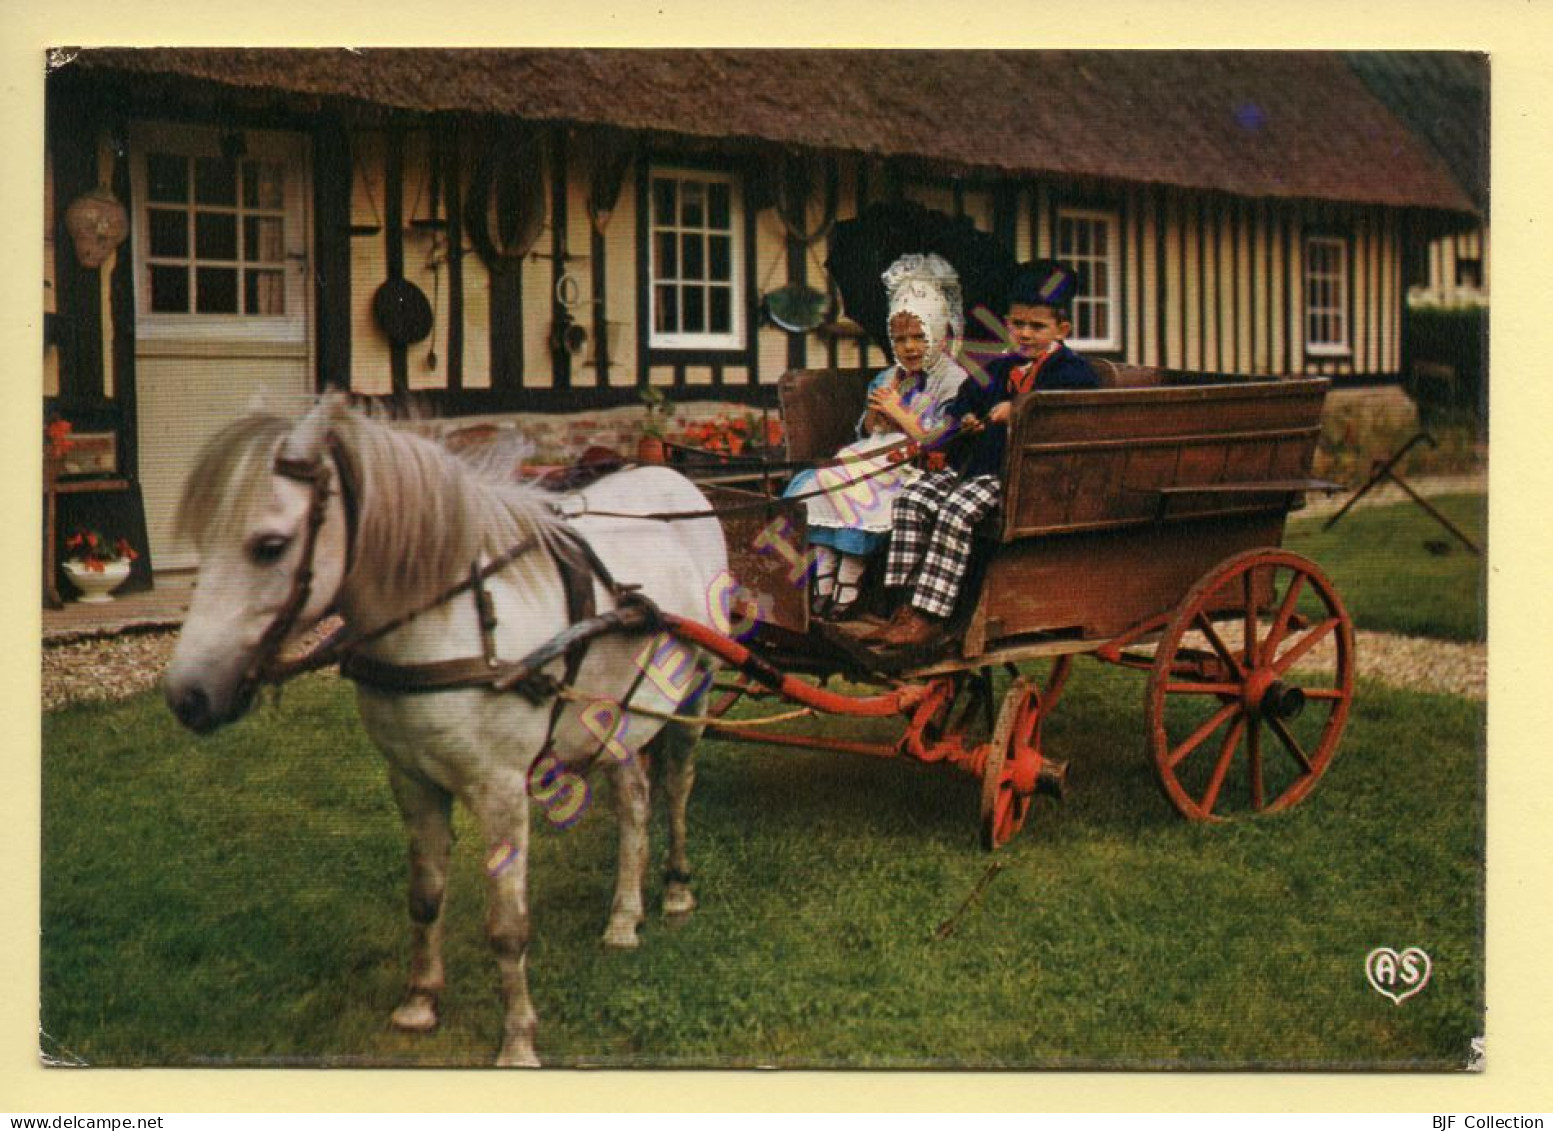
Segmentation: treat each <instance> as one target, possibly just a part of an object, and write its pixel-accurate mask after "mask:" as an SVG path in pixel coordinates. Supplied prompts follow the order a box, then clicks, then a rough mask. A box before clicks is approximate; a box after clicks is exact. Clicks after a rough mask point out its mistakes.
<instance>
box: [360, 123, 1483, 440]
mask: <svg viewBox="0 0 1553 1131" xmlns="http://www.w3.org/2000/svg"><path fill="white" fill-rule="evenodd" d="M393 136H394V135H393V132H392V131H387V130H359V131H355V132H353V134H352V161H353V166H354V171H353V183H352V186H351V195H350V198H351V220H352V223H353V224H355V225H358V226H361V227H364V226H371V225H374V224H378V223H382V220H383V214H384V213H385V212H386V210H387V201H386V195H387V192H388V191H389V190H388V187H387V180H388V178H389V176H390V174H391V172H392V169H391V166H392V164H393V162H391V161H390V155H389V153H388V145H389V141H390V139H391V138H392V137H393ZM477 140H478V139H477V138H476V136H475V134H474V131H472V130H471V131H465V133H464V135H463V136H462V137H461V138H460V139H459V142H460V147H461V148H460V159H459V162H458V170H459V179H460V182H461V183H462V184H464V185H467V184H468V181H469V178H470V177H471V176H472V174H473V163H474V147H475V145H476V143H477ZM431 141H432V131H428V130H416V129H404V130H401V131H399V133H398V147H399V156H398V166H399V172H398V182H399V186H398V194H397V196H398V205H397V210H398V213H399V216H400V223H401V234H400V236H399V237H398V238H399V240H400V243H401V252H400V255H401V270H402V272H403V275H404V277H405V278H406V279H408V280H410V281H411V282H414V283H416V284H417V285H418V286H419V287H420V288H421V290H422V291H423V292H424V293H425V294H426V296H427V297H428V299H432V300H433V301H434V305H435V309H436V319H435V328H434V332H433V338H432V339H431V340H430V341H427V342H422V343H420V344H418V345H416V346H412V347H410V348H409V349H408V350H407V351H406V354H407V357H406V359H405V363H404V364H405V375H404V377H403V381H404V385H405V387H406V388H407V389H408V390H409V391H412V392H413V391H417V390H428V389H437V390H447V389H451V390H463V391H470V392H478V391H484V390H490V389H492V388H497V389H498V390H499V389H500V388H501V387H503V386H510V387H509V388H508V389H507V392H508V394H509V395H507V396H503V397H501V398H499V400H498V401H494V402H483V401H482V407H500V408H503V409H506V410H514V409H532V410H536V411H544V410H565V409H567V408H569V407H577V406H593V405H602V404H620V403H626V402H628V401H629V399H630V394H629V390H630V389H631V388H632V387H634V386H636V385H637V384H639V383H643V382H650V383H651V384H654V385H658V386H662V387H665V388H670V389H677V390H679V393H678V396H679V397H680V398H682V399H687V400H696V399H706V400H734V401H738V400H755V401H761V400H765V399H769V393H763V392H762V390H764V389H768V388H769V387H771V386H774V384H775V382H776V380H777V378H778V377H780V375H781V374H782V372H783V371H784V370H786V369H789V368H810V367H814V366H823V365H826V364H831V363H834V364H837V365H840V366H853V365H871V364H875V363H879V362H881V361H882V354H881V353H880V351H879V349H878V348H877V347H874V346H871V345H869V344H866V343H862V342H859V341H857V340H855V339H849V338H842V339H840V340H835V341H832V340H830V339H828V338H826V337H825V336H823V335H822V334H820V333H811V334H807V335H797V334H791V333H788V332H787V331H784V330H782V329H780V328H778V327H776V326H774V325H771V324H770V323H769V322H767V321H766V320H764V319H761V318H759V317H758V314H757V317H756V318H755V319H754V322H755V328H754V331H753V342H751V341H749V340H746V342H745V345H744V347H743V349H742V352H739V353H737V355H735V354H727V355H724V356H713V355H711V354H709V353H706V352H704V351H695V350H690V351H687V352H686V354H685V356H684V357H683V359H682V360H680V359H677V358H676V357H675V355H674V354H673V352H672V351H665V350H662V349H654V350H651V351H650V352H651V358H650V359H648V358H647V357H646V354H645V353H644V342H645V340H646V335H645V331H644V328H643V326H642V325H641V324H640V321H639V295H638V290H639V287H640V280H641V278H642V277H643V271H642V265H641V263H640V262H639V257H641V256H642V255H643V254H644V251H643V249H644V248H645V246H646V234H645V232H644V230H643V225H645V224H646V223H647V216H646V212H645V209H644V207H643V201H642V199H641V197H642V194H643V191H644V186H645V185H647V184H648V183H650V176H651V172H652V170H653V169H655V168H670V167H672V168H676V169H682V168H686V167H689V168H695V166H696V159H695V158H687V157H686V156H685V155H684V154H679V153H673V152H667V153H664V154H661V155H659V154H657V153H655V152H653V151H652V150H650V149H647V148H643V149H642V150H640V151H639V153H638V156H637V157H636V159H635V161H634V162H633V165H632V168H631V169H630V170H629V171H628V172H627V175H626V177H625V181H624V186H623V188H622V191H621V193H620V198H619V201H618V203H617V206H616V208H615V210H614V212H613V213H612V215H611V216H610V217H609V220H608V224H607V226H606V227H605V229H604V230H603V231H602V232H594V231H593V227H592V224H591V223H590V222H589V218H588V214H587V209H586V191H587V189H586V181H585V178H584V176H583V175H582V171H581V170H580V169H578V168H575V167H568V166H569V164H570V165H576V164H578V163H576V162H570V163H569V162H568V158H569V156H570V154H569V151H568V148H567V146H566V145H565V144H564V143H563V140H562V134H561V133H560V132H559V131H551V132H550V133H548V134H547V135H546V140H545V144H544V145H543V146H542V147H541V150H542V154H543V156H542V161H543V167H542V168H540V169H538V170H536V175H537V176H539V177H540V178H541V179H542V180H543V182H544V186H545V208H546V216H547V221H546V227H545V230H544V232H543V233H542V234H541V236H540V238H539V240H538V242H537V243H536V244H535V246H534V247H533V248H532V250H531V251H530V253H529V255H528V256H527V257H526V258H525V259H524V261H523V264H522V267H521V269H520V271H519V272H518V275H519V279H518V280H517V282H516V283H512V282H508V283H507V284H505V286H504V287H503V288H502V289H500V293H495V292H493V287H492V276H491V272H490V271H489V270H488V269H487V267H486V265H485V264H484V262H482V260H481V259H480V257H479V256H478V255H475V254H473V252H472V250H471V249H470V248H469V247H468V246H467V240H466V246H465V247H464V248H463V254H462V255H461V256H459V257H458V259H459V262H458V264H457V265H456V266H455V264H454V263H453V261H452V260H453V258H454V257H453V255H452V254H451V252H450V245H449V244H448V241H447V238H446V236H445V235H444V234H442V233H440V232H436V231H434V230H428V229H425V228H417V227H415V226H413V225H412V224H411V222H412V221H413V220H416V219H427V218H429V215H430V214H429V208H430V200H431V195H432V193H431V187H430V163H429V148H428V147H429V146H430V144H431ZM782 160H783V155H778V154H773V155H772V156H771V158H770V164H771V165H773V166H775V165H777V164H779V163H780V162H781V161H782ZM810 164H811V167H812V170H814V171H815V174H816V175H813V176H811V183H812V184H813V191H812V194H811V196H810V198H809V200H808V202H807V207H806V220H807V225H806V226H807V228H808V230H809V231H811V232H812V231H815V230H817V229H819V228H820V227H821V224H822V221H823V218H824V194H825V192H826V191H827V189H826V186H825V184H824V183H823V181H824V177H825V176H827V175H828V176H832V177H834V189H833V190H832V191H834V193H835V199H836V202H837V209H836V215H837V217H838V218H840V219H845V218H847V217H850V216H853V215H856V214H857V212H858V211H859V210H860V208H861V207H863V206H865V205H866V204H867V203H868V202H870V201H873V200H878V199H882V198H884V197H885V196H887V195H888V194H889V193H891V192H898V193H899V194H900V195H901V196H903V197H905V198H907V199H911V200H915V201H918V202H920V203H922V204H924V205H927V206H929V207H933V208H937V209H940V210H943V211H946V212H949V213H951V214H962V215H966V216H968V217H970V218H971V219H972V221H973V222H974V223H976V224H977V225H978V226H979V227H981V228H983V229H985V230H988V231H999V232H1000V234H1001V235H1002V236H1003V238H1004V239H1005V240H1006V241H1007V242H1009V243H1010V244H1011V247H1012V250H1013V252H1014V254H1015V255H1016V256H1018V257H1019V258H1021V259H1025V258H1033V257H1058V258H1067V259H1073V258H1075V257H1077V258H1079V259H1080V260H1082V261H1084V262H1085V263H1086V264H1089V263H1094V264H1097V265H1101V267H1100V269H1101V270H1102V271H1103V272H1104V273H1105V277H1106V284H1107V293H1106V295H1105V296H1103V301H1101V302H1099V303H1097V304H1094V307H1093V309H1092V312H1091V316H1092V317H1097V318H1100V319H1101V322H1100V323H1099V325H1101V326H1102V327H1103V331H1104V333H1103V334H1102V335H1101V336H1099V337H1096V338H1094V339H1092V340H1080V341H1078V342H1077V343H1076V344H1077V346H1078V348H1080V349H1081V350H1082V351H1084V352H1088V353H1092V354H1095V355H1097V356H1104V357H1109V358H1112V359H1114V360H1117V361H1126V362H1132V363H1137V364H1145V365H1165V366H1170V367H1175V368H1184V369H1200V370H1207V371H1215V372H1223V373H1237V374H1275V373H1276V374H1291V375H1295V374H1326V375H1333V376H1350V377H1363V378H1381V377H1388V376H1392V375H1395V374H1396V373H1398V372H1399V371H1400V368H1401V337H1402V335H1401V329H1400V316H1401V303H1400V299H1401V296H1402V293H1403V283H1402V230H1401V222H1400V220H1399V218H1398V216H1397V214H1396V213H1395V212H1394V211H1392V210H1387V209H1381V208H1366V207H1361V206H1347V205H1320V204H1306V203H1285V202H1278V201H1253V200H1245V199H1238V198H1232V197H1224V196H1215V195H1207V194H1201V193H1191V192H1186V191H1181V190H1174V189H1169V188H1159V187H1146V186H1129V187H1111V188H1096V187H1093V186H1086V187H1078V186H1074V185H1071V184H1066V183H1064V182H1061V181H1058V180H1055V179H1053V180H1046V179H1040V180H1032V181H1023V182H1018V183H1014V184H1011V185H1008V184H1004V185H999V184H995V183H963V184H962V183H956V182H953V181H949V180H945V179H942V178H937V179H935V178H932V177H922V178H914V177H912V176H910V175H905V174H902V173H901V172H900V170H899V168H896V169H893V170H891V171H890V172H889V173H886V172H884V171H882V169H881V166H880V165H879V163H877V162H873V161H868V160H864V159H861V158H850V157H839V158H829V159H825V160H821V159H818V158H815V159H813V160H812V161H811V162H810ZM707 167H708V168H729V167H732V168H735V169H736V170H738V172H739V173H740V175H741V176H742V177H744V178H745V180H744V183H743V190H744V191H743V194H742V196H743V201H742V208H743V210H744V212H745V215H744V216H743V222H744V223H745V224H746V225H747V226H748V228H749V229H750V234H751V235H752V237H753V239H752V246H753V261H752V262H751V263H749V264H747V265H746V268H747V270H746V274H747V275H748V277H749V280H750V286H751V293H749V294H748V295H746V296H745V297H746V302H747V303H749V304H752V306H753V308H754V309H755V311H757V312H758V306H759V302H760V297H761V295H763V294H766V293H769V292H771V291H773V290H776V289H778V288H780V287H782V286H785V285H787V284H789V283H801V284H807V285H811V286H816V287H818V288H821V289H823V288H824V287H825V277H824V271H823V266H822V264H823V261H824V254H825V243H824V239H823V236H821V237H818V238H816V239H814V240H812V241H807V242H806V241H805V240H803V239H801V238H795V236H794V234H793V233H792V232H790V231H789V227H788V225H786V224H784V222H783V220H782V218H781V215H780V213H779V211H778V209H777V208H776V207H773V206H771V204H770V203H769V199H766V198H763V197H762V194H760V193H759V192H758V191H757V190H758V187H759V186H757V185H755V184H753V183H750V180H749V178H750V175H751V172H750V171H751V170H752V169H757V168H760V167H761V165H760V164H759V163H746V164H742V165H741V164H738V163H734V164H733V165H731V166H730V165H728V164H726V163H724V162H721V161H720V160H716V161H714V160H710V159H709V160H708V162H707ZM446 181H447V178H446V177H444V188H443V193H444V196H445V195H446V191H447V185H446ZM558 201H559V202H561V204H562V207H561V208H560V209H559V210H558V209H557V207H556V206H557V203H558ZM751 210H753V214H752V215H751V214H748V213H749V212H750V211H751ZM444 211H446V206H444ZM558 215H559V216H560V218H561V222H562V224H563V226H564V231H565V234H564V240H561V239H558V238H557V234H556V230H555V226H554V225H555V221H556V218H557V216H558ZM1000 225H1001V230H1000ZM1101 237H1103V240H1104V243H1103V247H1102V246H1101V244H1100V243H1099V242H1087V241H1099V240H1100V238H1101ZM393 239H394V236H393V234H392V232H391V231H390V230H389V227H388V226H387V225H386V224H385V225H384V230H383V231H382V232H381V233H380V234H378V235H376V236H361V235H358V236H355V237H353V238H352V240H351V247H350V263H351V276H352V299H351V311H352V325H351V331H352V343H353V348H352V351H351V365H350V379H351V386H352V388H353V389H354V390H356V391H358V392H363V393H373V394H380V393H389V392H391V391H393V389H394V388H395V385H394V377H393V366H394V361H393V356H392V355H393V351H392V349H391V347H390V346H389V345H388V342H387V340H386V338H385V337H384V336H383V334H382V333H381V332H380V331H379V330H378V328H377V327H376V326H375V324H374V321H373V317H372V311H371V303H372V296H373V294H374V292H375V290H376V288H377V286H378V285H379V284H380V283H381V281H382V280H383V279H385V278H386V277H387V271H388V263H389V257H390V255H391V243H392V241H393ZM1312 239H1316V240H1317V241H1321V242H1320V243H1319V247H1320V249H1321V254H1322V255H1323V256H1324V257H1325V258H1324V259H1323V260H1322V262H1323V264H1324V265H1325V267H1326V268H1330V270H1329V271H1327V272H1326V274H1325V276H1323V278H1322V279H1312V278H1311V277H1309V269H1310V259H1309V254H1310V250H1309V249H1310V246H1311V245H1310V242H1309V241H1310V240H1312ZM1080 241H1086V242H1080ZM1464 247H1465V245H1464V244H1462V243H1461V241H1460V240H1456V241H1453V242H1452V244H1451V246H1450V247H1448V248H1443V249H1442V247H1441V245H1438V244H1437V245H1436V246H1435V248H1434V249H1432V252H1431V255H1432V256H1433V257H1434V259H1435V260H1443V259H1444V258H1445V257H1447V256H1450V255H1452V254H1455V255H1469V254H1470V253H1471V252H1472V251H1478V249H1479V248H1480V247H1481V244H1474V245H1473V246H1472V248H1470V249H1468V250H1465V251H1464V250H1462V249H1463V248H1464ZM1097 249H1098V250H1097ZM1479 254H1482V252H1481V251H1479ZM557 256H562V257H564V258H561V259H559V260H558V259H557ZM558 263H559V266H558ZM455 275H456V276H458V280H457V282H456V283H455V282H454V279H453V276H455ZM563 277H564V279H565V280H566V281H565V282H564V284H563V282H562V280H563ZM1323 286H1324V287H1327V288H1328V289H1327V290H1326V291H1322V292H1319V294H1318V297H1319V299H1320V306H1319V308H1318V309H1315V310H1312V309H1307V296H1308V295H1310V294H1312V293H1316V292H1313V291H1312V288H1313V287H1323ZM558 287H560V288H562V291H561V292H558ZM455 291H456V292H457V294H458V298H457V299H456V300H455V299H454V297H453V295H454V292H455ZM563 292H564V294H565V295H566V296H567V297H568V298H570V299H571V305H569V306H567V307H565V309H566V311H567V313H568V314H569V316H570V317H571V318H573V319H575V320H576V321H577V322H578V323H580V324H581V325H582V326H583V327H584V328H585V329H586V330H587V331H588V335H589V342H588V345H587V347H586V349H585V350H584V351H583V352H582V353H581V354H580V355H572V356H568V357H566V358H565V359H564V360H563V359H561V358H559V357H558V356H557V354H556V352H555V351H554V350H553V348H552V343H551V334H552V327H553V322H554V319H555V317H556V315H557V313H558V311H559V310H560V309H561V307H560V306H559V305H558V294H559V293H563ZM503 304H505V305H506V306H508V307H510V306H512V305H513V304H516V306H517V309H516V310H514V309H502V306H503ZM1102 308H1103V309H1102ZM1328 308H1330V309H1328ZM1323 318H1324V319H1325V320H1324V321H1323ZM455 321H457V322H458V324H459V325H458V329H459V331H461V333H459V334H458V336H459V338H461V341H459V342H455V341H453V340H452V339H453V336H454V327H453V323H454V322H455ZM493 325H496V326H498V327H501V326H505V327H506V330H505V337H504V336H503V332H502V331H500V330H498V332H497V333H496V334H494V335H493V332H492V327H493ZM1313 327H1322V328H1323V329H1321V330H1320V333H1319V334H1317V333H1316V332H1315V331H1313ZM1313 335H1315V336H1321V335H1325V336H1326V337H1328V338H1336V339H1337V340H1328V341H1324V342H1321V341H1313V340H1312V339H1313ZM601 336H603V337H605V338H606V343H605V347H606V348H605V349H604V350H603V351H601V350H600V348H599V338H600V337H601ZM1081 337H1082V335H1081ZM504 342H505V346H504V344H503V343H504ZM504 348H505V349H506V350H509V351H512V352H514V353H515V357H514V359H513V361H512V362H510V363H508V371H507V372H503V371H502V366H499V365H496V364H495V363H496V361H497V355H500V354H501V353H502V352H503V350H504ZM601 354H602V355H603V356H602V358H601ZM601 360H602V361H604V363H605V364H604V365H603V366H601V364H600V362H601ZM455 368H456V369H457V370H458V377H457V379H454V378H453V377H452V373H453V370H454V369H455ZM449 403H450V404H452V405H456V404H457V403H458V401H457V397H456V395H455V396H454V397H453V398H451V399H450V402H449ZM473 405H474V402H471V407H473Z"/></svg>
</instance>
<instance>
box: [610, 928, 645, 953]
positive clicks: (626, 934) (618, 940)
mask: <svg viewBox="0 0 1553 1131" xmlns="http://www.w3.org/2000/svg"><path fill="white" fill-rule="evenodd" d="M604 945H605V946H606V947H608V948H609V949H610V950H635V949H636V948H637V947H639V946H641V945H642V940H641V939H640V938H638V937H637V934H636V923H635V922H630V923H611V924H610V925H609V926H608V927H607V928H606V929H605V931H604Z"/></svg>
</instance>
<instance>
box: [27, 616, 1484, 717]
mask: <svg viewBox="0 0 1553 1131" xmlns="http://www.w3.org/2000/svg"><path fill="white" fill-rule="evenodd" d="M173 639H174V637H173V634H172V633H170V632H138V633H129V634H123V635H119V636H110V637H103V638H101V639H97V640H82V641H76V642H73V643H68V644H59V645H52V646H48V647H45V648H44V649H43V709H44V710H45V711H52V710H54V709H55V708H57V707H62V706H64V705H65V704H67V703H74V702H78V701H81V700H87V699H123V698H126V697H128V696H130V695H134V694H137V693H138V692H141V691H145V690H148V689H149V688H151V687H153V686H155V684H156V681H157V680H158V679H159V678H160V677H161V673H162V669H163V668H164V667H166V666H167V661H168V659H169V658H170V657H171V656H172V650H173ZM1357 650H1358V673H1359V675H1360V677H1362V678H1367V679H1374V680H1378V681H1379V682H1381V683H1385V684H1389V685H1390V686H1393V687H1403V688H1410V689H1412V690H1416V691H1441V692H1446V693H1448V694H1451V695H1464V696H1467V697H1468V698H1471V699H1486V698H1487V696H1488V649H1487V647H1486V646H1485V645H1483V644H1457V643H1452V642H1449V641H1443V640H1426V639H1422V638H1420V637H1409V636H1394V635H1392V634H1390V633H1385V632H1360V633H1358V640H1357Z"/></svg>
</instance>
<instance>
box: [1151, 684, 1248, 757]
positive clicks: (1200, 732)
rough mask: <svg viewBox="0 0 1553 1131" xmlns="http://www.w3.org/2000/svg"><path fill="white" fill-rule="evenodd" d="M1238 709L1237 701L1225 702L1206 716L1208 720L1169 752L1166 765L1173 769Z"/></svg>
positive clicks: (1237, 711)
mask: <svg viewBox="0 0 1553 1131" xmlns="http://www.w3.org/2000/svg"><path fill="white" fill-rule="evenodd" d="M1239 711H1240V703H1239V701H1236V702H1234V703H1226V704H1225V705H1224V706H1223V707H1220V708H1219V709H1218V710H1217V711H1215V712H1214V713H1213V714H1212V715H1210V716H1208V721H1207V722H1205V723H1203V725H1202V726H1200V727H1198V728H1197V729H1196V730H1194V731H1193V732H1192V733H1191V736H1190V737H1188V738H1187V739H1186V741H1185V742H1183V743H1181V745H1180V746H1177V747H1176V748H1175V749H1174V750H1172V751H1171V752H1170V756H1169V757H1168V758H1167V759H1166V765H1168V766H1169V767H1170V768H1171V769H1172V770H1173V769H1175V768H1176V767H1177V766H1179V765H1180V764H1181V762H1182V761H1183V760H1184V759H1185V758H1186V756H1187V755H1188V754H1190V753H1191V752H1192V751H1193V750H1196V749H1197V748H1198V747H1199V746H1201V745H1202V744H1203V743H1204V742H1205V741H1206V740H1207V738H1208V736H1209V735H1211V734H1212V733H1213V732H1214V731H1216V730H1218V729H1219V728H1220V727H1221V726H1223V725H1224V722H1225V720H1226V719H1228V718H1230V717H1231V716H1233V715H1235V714H1237V713H1239Z"/></svg>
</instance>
